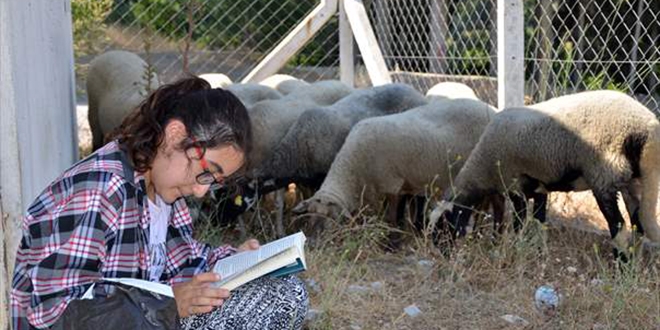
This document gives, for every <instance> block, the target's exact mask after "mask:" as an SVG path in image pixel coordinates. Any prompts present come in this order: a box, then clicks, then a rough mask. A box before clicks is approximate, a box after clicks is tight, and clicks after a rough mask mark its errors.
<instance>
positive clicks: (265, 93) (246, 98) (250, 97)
mask: <svg viewBox="0 0 660 330" xmlns="http://www.w3.org/2000/svg"><path fill="white" fill-rule="evenodd" d="M225 89H226V90H228V91H230V92H232V94H234V95H236V97H238V99H239V100H241V102H243V105H245V107H246V108H250V107H251V106H253V105H254V104H255V103H257V102H260V101H263V100H277V99H281V98H282V94H281V93H280V92H278V91H276V90H275V89H273V88H270V87H268V86H264V85H259V84H252V83H247V84H232V85H229V86H227V88H225Z"/></svg>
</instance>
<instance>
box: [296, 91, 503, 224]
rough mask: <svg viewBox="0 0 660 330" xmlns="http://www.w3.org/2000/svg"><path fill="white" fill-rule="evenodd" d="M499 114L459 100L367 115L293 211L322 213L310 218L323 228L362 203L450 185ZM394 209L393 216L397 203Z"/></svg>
mask: <svg viewBox="0 0 660 330" xmlns="http://www.w3.org/2000/svg"><path fill="white" fill-rule="evenodd" d="M494 115H495V111H493V109H492V108H491V107H490V106H489V105H488V104H486V103H483V102H481V101H478V100H471V99H457V100H445V101H436V102H432V103H429V104H428V105H424V106H421V107H418V108H415V109H412V110H408V111H406V112H403V113H398V114H393V115H389V116H382V117H376V118H369V119H365V120H363V121H361V122H359V123H357V124H356V125H355V127H354V128H353V129H352V130H351V132H350V134H349V135H348V137H347V138H346V142H345V143H344V145H343V146H342V147H341V150H340V151H339V153H338V154H337V157H336V158H335V160H334V162H333V163H332V166H331V167H330V171H329V172H328V176H327V177H326V178H325V181H323V184H322V186H321V188H320V190H318V191H317V192H316V194H314V196H313V197H312V198H310V199H307V200H305V201H303V202H301V203H300V204H298V206H296V208H295V209H294V210H293V211H294V213H298V214H301V213H307V212H309V213H315V214H320V215H322V216H323V217H321V219H319V217H313V219H310V221H309V222H311V223H314V224H313V226H314V227H317V230H318V229H320V228H322V219H323V218H325V217H331V218H337V217H339V216H340V214H341V213H342V212H345V213H352V212H354V211H356V210H357V209H358V208H359V207H360V204H361V202H364V203H366V204H369V205H376V203H378V202H379V199H380V198H381V197H383V195H386V196H401V195H406V194H410V195H417V196H419V195H424V193H425V189H426V188H427V187H428V186H429V185H431V184H432V185H433V186H434V187H437V188H440V189H445V188H447V187H449V186H450V182H451V178H452V177H454V176H455V175H456V174H457V173H458V171H459V170H460V168H461V166H462V165H463V162H464V160H465V159H467V157H468V155H469V154H470V152H471V151H472V148H474V146H475V145H476V144H477V141H479V137H480V136H481V133H483V130H484V129H485V127H486V125H487V124H488V122H489V121H490V119H491V118H492V117H493V116H494ZM391 200H392V199H391ZM389 209H390V211H391V213H390V217H392V216H393V215H394V213H393V210H394V209H395V205H392V204H390V205H389ZM395 217H396V218H394V219H392V218H391V219H390V222H392V221H396V220H397V219H400V216H399V215H395ZM317 222H321V224H316V223H317ZM319 225H320V228H318V226H319Z"/></svg>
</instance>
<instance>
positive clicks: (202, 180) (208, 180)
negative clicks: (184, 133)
mask: <svg viewBox="0 0 660 330" xmlns="http://www.w3.org/2000/svg"><path fill="white" fill-rule="evenodd" d="M192 140H193V143H195V142H197V140H195V138H192ZM194 148H195V151H196V152H197V157H198V158H199V163H200V164H201V165H202V170H203V172H202V173H200V174H197V176H196V177H195V181H197V183H199V184H201V185H210V186H211V187H210V188H209V189H210V190H217V189H219V188H220V187H221V186H222V180H220V181H221V182H218V180H217V179H216V177H215V175H214V174H213V172H211V170H210V169H209V164H208V163H207V162H206V159H204V153H203V152H202V148H200V147H199V146H198V145H195V146H194Z"/></svg>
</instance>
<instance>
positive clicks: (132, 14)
mask: <svg viewBox="0 0 660 330" xmlns="http://www.w3.org/2000/svg"><path fill="white" fill-rule="evenodd" d="M72 4H73V11H74V22H82V24H79V25H78V26H75V27H74V30H75V36H74V39H75V44H76V45H75V46H76V64H77V67H78V73H79V75H78V76H79V78H81V79H78V80H79V86H84V85H81V84H82V83H83V82H84V79H82V78H84V76H85V67H86V65H87V64H88V63H89V61H91V59H92V58H93V57H94V56H96V55H98V54H101V53H103V52H105V51H108V50H113V49H123V50H128V51H132V52H135V53H137V54H138V55H140V56H141V57H142V58H143V59H145V60H146V61H147V62H148V63H149V64H150V65H152V66H153V67H154V69H155V71H156V72H157V73H158V75H159V77H160V79H161V80H162V81H163V82H165V83H167V82H171V81H173V80H175V79H176V78H177V77H178V76H180V75H181V74H182V73H183V72H186V71H187V72H191V73H194V74H202V73H210V72H218V73H224V74H226V75H228V76H229V77H230V78H231V79H232V81H235V82H236V81H240V80H241V79H242V78H244V77H245V76H246V75H247V74H248V73H249V72H250V70H252V69H253V68H254V67H255V66H256V65H257V64H258V63H259V62H260V61H261V60H262V59H263V58H264V57H265V56H266V55H267V54H268V53H269V52H270V51H271V50H272V49H273V48H274V47H275V46H276V45H277V44H278V43H279V42H280V41H282V39H284V37H285V36H286V35H287V34H288V33H289V32H290V31H291V30H292V29H293V28H294V27H295V26H296V25H297V24H299V23H300V21H301V20H302V19H303V18H304V17H305V16H306V15H307V14H309V12H311V10H312V9H313V8H314V7H315V6H317V5H318V1H297V0H250V1H245V0H98V1H93V0H72ZM76 10H77V11H76ZM337 30H338V28H337V19H336V17H333V18H332V19H331V22H330V23H329V24H327V25H326V26H325V27H324V28H323V29H322V30H321V31H320V33H318V34H317V35H316V36H315V37H314V38H313V39H312V40H310V42H308V43H307V45H306V46H305V47H304V49H302V50H301V51H300V52H299V53H298V54H297V55H296V56H295V57H294V58H293V59H292V60H291V61H290V63H289V64H288V65H287V66H286V67H285V68H283V69H282V70H281V71H282V72H284V73H286V72H292V73H295V74H296V75H297V76H298V77H299V78H302V79H306V80H312V81H314V80H318V79H333V78H338V69H337V68H338V66H339V64H338V58H339V48H338V45H339V40H338V33H337ZM80 89H83V88H80Z"/></svg>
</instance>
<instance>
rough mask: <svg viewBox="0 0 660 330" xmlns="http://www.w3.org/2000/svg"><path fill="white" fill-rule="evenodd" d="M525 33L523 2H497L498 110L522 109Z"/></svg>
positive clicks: (499, 0)
mask: <svg viewBox="0 0 660 330" xmlns="http://www.w3.org/2000/svg"><path fill="white" fill-rule="evenodd" d="M524 44H525V31H524V28H523V2H522V0H497V106H498V107H499V108H500V109H504V108H506V107H516V106H522V105H523V104H524V98H525V68H524V65H523V64H524V63H523V60H524Z"/></svg>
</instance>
